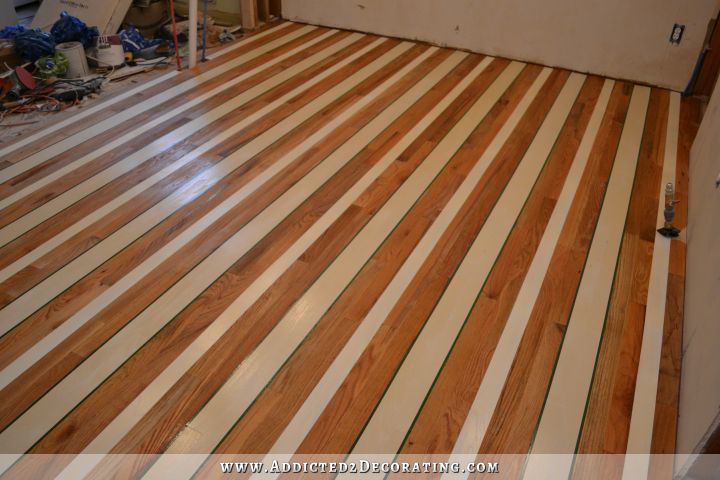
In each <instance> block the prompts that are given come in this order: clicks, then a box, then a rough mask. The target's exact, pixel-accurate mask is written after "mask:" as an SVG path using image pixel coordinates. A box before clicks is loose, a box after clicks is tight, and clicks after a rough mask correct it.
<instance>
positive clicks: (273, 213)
mask: <svg viewBox="0 0 720 480" xmlns="http://www.w3.org/2000/svg"><path fill="white" fill-rule="evenodd" d="M409 47H410V45H407V44H406V45H401V46H398V47H396V48H394V49H393V50H391V51H390V52H388V53H386V54H385V55H383V56H382V57H380V58H379V59H378V60H376V61H375V62H373V63H372V64H371V65H369V66H367V67H365V68H364V69H362V70H361V71H359V72H358V73H357V74H356V75H353V76H351V77H349V79H348V80H347V81H346V82H342V83H341V84H339V85H337V86H335V87H333V88H332V89H331V90H329V91H328V92H327V96H326V101H328V103H331V102H330V101H329V100H333V99H337V97H338V96H339V94H341V93H343V92H345V91H346V90H348V89H350V88H352V87H353V86H357V85H358V84H361V83H363V79H365V84H366V86H369V85H372V84H373V82H375V81H377V80H378V78H377V76H379V77H380V80H382V79H383V77H385V76H387V75H392V73H393V72H394V70H393V69H391V70H389V71H380V73H378V75H377V76H375V77H373V76H372V75H371V76H370V77H366V75H368V74H372V73H373V72H378V71H379V70H380V68H381V67H382V66H384V65H387V64H388V62H390V61H391V60H393V59H397V57H398V56H399V55H400V54H401V53H402V52H403V51H406V50H408V49H409ZM425 49H426V47H418V48H416V49H415V53H416V55H417V54H419V53H420V52H422V51H423V50H425ZM411 59H412V57H410V58H406V59H405V62H409V61H410V60H411ZM405 62H401V61H398V62H396V64H397V65H393V68H394V67H397V68H401V67H402V66H403V64H404V63H405ZM361 98H362V97H361ZM372 99H373V96H368V97H365V99H364V100H361V101H360V103H362V102H363V101H364V102H366V103H369V102H370V101H371V100H372ZM360 103H357V104H355V105H354V107H353V108H357V109H358V110H359V109H360V106H359V105H360ZM315 107H317V105H315ZM333 107H337V108H341V109H342V108H343V105H342V104H341V105H339V106H335V105H333ZM300 112H302V109H301V110H300ZM353 113H355V112H353V111H352V108H351V109H350V110H346V111H345V113H344V114H343V115H339V116H336V117H334V118H333V122H331V123H330V124H328V125H325V127H323V128H324V129H325V130H326V131H323V129H321V130H320V131H317V132H315V134H314V135H310V136H309V137H308V136H305V135H303V133H304V132H298V131H295V132H294V135H297V136H299V137H301V138H304V143H300V145H299V146H297V147H295V148H294V152H295V153H293V152H290V153H291V154H292V155H291V157H292V158H297V157H298V156H299V155H300V154H301V153H303V152H305V151H307V149H309V148H310V147H311V146H313V145H315V143H316V142H317V141H319V140H320V139H322V138H324V137H325V136H327V134H329V133H331V132H332V131H333V130H334V129H335V128H336V126H337V125H338V124H341V123H342V122H343V121H344V120H346V118H344V115H346V116H348V117H349V116H351V115H352V114H353ZM317 118H318V119H320V120H321V121H324V120H326V119H327V117H325V116H323V115H319V116H318V117H317ZM290 119H291V120H290V122H292V121H293V120H292V117H290ZM284 123H285V122H281V123H279V124H278V125H276V128H277V130H278V131H281V132H282V133H285V132H286V131H287V130H288V128H287V125H284ZM289 130H293V129H292V128H290V129H289ZM272 131H273V129H270V130H268V132H270V133H272ZM268 132H266V133H268ZM298 140H299V138H298ZM271 143H272V142H271ZM338 168H339V167H338ZM321 179H322V177H321ZM313 180H314V181H317V179H313ZM257 183H264V182H257ZM321 183H322V182H321ZM298 185H299V186H298ZM303 186H304V185H303V184H296V186H295V191H297V190H301V189H302V188H303ZM313 190H314V189H312V190H310V191H307V192H306V194H308V195H309V194H310V193H311V192H312V191H313ZM295 191H289V192H288V193H286V194H284V195H283V197H280V198H278V199H277V200H275V202H273V204H274V205H275V207H274V208H269V209H268V208H265V206H266V205H263V204H257V205H256V204H254V203H250V205H254V206H255V207H256V208H258V207H259V208H260V209H262V208H265V212H266V213H265V215H264V216H258V217H255V218H254V216H255V215H256V214H257V212H252V211H246V212H245V215H246V216H245V217H244V219H242V220H241V221H243V222H247V221H248V220H250V219H252V220H253V223H249V224H248V225H245V227H243V230H240V231H236V232H235V233H234V235H232V237H231V238H230V239H229V240H227V241H225V243H223V244H222V245H223V246H222V248H218V249H215V250H213V249H211V250H210V251H211V252H212V253H211V255H210V256H208V258H206V259H205V260H203V265H204V268H194V269H192V270H191V271H190V274H189V275H186V276H185V277H182V281H180V282H177V283H175V284H174V285H172V284H171V285H172V288H170V289H169V290H167V291H165V292H164V293H163V292H162V291H161V292H160V293H163V297H162V301H157V300H156V301H155V302H154V303H153V304H152V305H153V308H145V309H143V308H144V307H145V305H143V304H142V303H139V302H138V301H137V300H138V296H137V295H138V293H135V294H134V296H132V297H131V298H135V299H136V300H135V301H127V300H126V301H123V299H122V298H120V299H118V300H117V301H115V303H114V305H119V306H121V307H122V308H131V309H137V310H136V313H135V314H138V313H140V312H142V314H141V315H140V316H139V317H137V318H135V319H134V321H133V323H132V325H133V328H124V330H123V335H120V336H117V335H115V336H114V337H112V341H111V343H110V344H105V345H103V352H105V353H104V355H109V356H110V357H111V358H112V357H114V358H115V359H116V360H119V358H117V355H119V354H121V352H123V351H125V352H127V353H128V354H131V353H132V352H133V351H134V350H135V349H136V348H139V346H141V345H142V344H143V343H144V341H142V340H141V339H142V338H143V337H144V336H146V335H148V334H150V336H152V333H154V332H152V331H153V329H155V328H160V327H161V326H162V325H163V324H164V323H166V322H167V321H169V320H171V319H172V318H173V317H174V314H173V312H175V313H179V311H181V310H182V309H183V308H184V306H185V305H187V303H189V302H190V301H191V300H192V299H193V298H194V297H195V296H196V295H197V294H199V293H201V292H202V291H203V290H204V288H205V287H206V286H209V285H210V284H211V283H212V282H213V280H214V279H216V278H218V277H219V275H220V274H222V273H223V271H224V270H225V269H226V268H227V266H226V265H225V266H224V265H223V261H221V260H224V261H227V260H228V259H229V258H233V257H235V258H239V257H241V256H242V255H243V253H245V252H246V251H247V249H249V248H250V247H252V244H253V243H254V242H253V241H252V238H253V237H252V236H246V235H243V233H244V232H245V231H246V230H252V231H253V232H256V234H257V235H260V238H262V236H264V234H263V232H266V229H267V230H272V225H273V224H272V222H275V221H280V220H282V218H283V216H284V215H286V213H284V212H285V209H286V208H287V207H290V205H293V204H294V203H302V201H303V200H304V197H303V196H301V195H297V194H295ZM301 191H302V190H301ZM245 193H246V192H243V191H242V190H239V191H238V192H235V194H234V196H235V197H236V198H238V199H239V198H244V197H245ZM236 198H233V197H230V198H229V199H228V200H226V201H225V202H224V204H222V205H221V208H220V207H218V208H220V210H218V209H217V208H216V209H215V210H216V213H215V216H218V217H222V215H223V214H226V213H227V209H229V208H230V207H231V206H232V205H235V204H236V203H237V201H236ZM283 206H285V207H283ZM292 209H293V208H289V211H292ZM289 211H288V213H289ZM226 218H227V217H226ZM217 220H219V222H218V225H220V226H221V227H220V228H219V229H210V230H208V231H207V232H206V235H210V236H212V235H220V236H223V235H227V234H228V233H232V230H230V232H227V231H225V228H223V227H224V226H225V223H223V222H222V218H218V219H217ZM210 223H214V221H213V222H210ZM260 226H262V228H259V227H260ZM204 230H205V229H204V228H203V229H202V231H204ZM266 233H267V232H266ZM194 236H195V235H194V233H193V234H192V237H194ZM192 237H191V238H192ZM231 240H232V241H231ZM188 241H189V239H186V238H183V236H182V235H181V236H179V237H177V238H176V239H175V240H174V242H175V243H176V244H177V246H184V245H185V244H186V243H187V242H188ZM199 241H202V240H199ZM164 248H167V246H166V247H164ZM172 248H176V247H175V246H172ZM205 255H207V253H206V254H205ZM228 256H229V257H228ZM178 258H184V257H182V256H180V257H178ZM234 261H236V260H233V262H231V263H234ZM172 266H173V269H175V268H182V269H189V268H190V266H189V265H184V264H183V263H182V262H181V263H178V262H177V261H175V262H172ZM150 267H152V265H146V267H144V268H146V269H148V270H149V271H152V270H154V268H150ZM160 271H162V270H160ZM168 272H172V269H169V270H168ZM215 272H217V273H215ZM148 273H149V272H148ZM172 274H173V275H174V274H175V273H172ZM143 277H144V274H143V275H138V280H139V279H140V278H143ZM136 281H137V280H135V279H133V280H132V281H129V280H128V278H127V276H126V277H124V279H123V281H122V282H119V283H118V284H116V285H114V286H113V287H112V288H114V289H115V290H116V292H113V291H112V290H109V291H110V292H111V293H110V294H109V296H108V292H105V293H104V294H103V296H101V297H99V298H98V299H96V300H95V301H93V302H91V303H90V304H88V305H87V306H86V307H85V308H84V309H83V311H81V312H80V314H81V315H80V316H79V317H78V318H77V319H74V321H80V320H82V323H85V318H87V320H90V319H91V318H94V317H95V315H96V314H99V316H98V317H97V319H113V321H114V322H118V321H120V322H124V321H127V320H128V319H127V318H126V317H124V316H115V315H103V313H102V312H101V310H102V308H104V306H105V304H106V303H109V302H108V300H110V299H111V298H112V297H114V296H116V294H117V293H120V292H124V291H125V290H126V289H128V288H130V287H133V285H134V288H135V289H136V290H135V291H136V292H139V293H141V294H142V293H144V290H143V289H142V288H141V287H140V288H138V285H135V282H136ZM193 291H196V292H197V293H195V294H193V293H192V292H193ZM108 297H109V298H108ZM151 298H152V297H151ZM150 301H152V300H150ZM112 306H113V305H111V307H112ZM168 309H169V310H168ZM131 318H132V317H131ZM158 322H160V323H158ZM102 323H105V322H102ZM153 325H155V327H153ZM93 327H94V326H93ZM136 330H139V331H136ZM140 332H144V333H140ZM151 332H152V333H151ZM91 341H92V342H93V343H94V342H96V341H97V338H95V339H93V340H91ZM138 342H140V345H138V346H137V347H135V348H132V345H133V344H136V343H138ZM86 348H87V347H86ZM96 348H97V347H96ZM61 350H62V348H61ZM93 350H94V349H93V348H91V349H90V352H88V354H90V353H92V351H93ZM98 355H99V354H98ZM96 356H97V355H96ZM95 361H99V360H96V359H95V357H93V358H92V359H90V361H88V362H86V363H85V364H84V368H86V369H91V371H92V372H93V375H91V376H88V375H87V374H84V373H82V372H81V370H82V368H81V369H80V370H75V371H74V373H73V374H72V375H71V377H73V378H75V379H76V380H77V381H81V382H82V383H84V384H85V385H86V386H89V385H90V383H94V382H98V381H101V380H102V370H101V369H98V368H97V367H96V366H95V367H93V365H94V362H95ZM100 363H101V364H102V365H103V370H107V369H110V370H109V371H108V374H109V373H112V371H113V370H114V369H115V368H113V367H112V363H108V362H107V361H106V362H100ZM71 377H68V378H66V379H65V381H64V383H62V384H61V385H63V386H64V387H60V386H59V387H56V388H55V389H54V390H53V391H54V392H56V393H57V394H59V390H62V388H69V392H74V395H73V396H77V394H79V392H80V391H81V390H80V389H79V388H78V387H77V385H74V386H71V384H72V382H71V381H69V380H68V379H69V378H71ZM19 384H20V385H22V384H23V383H22V382H20V383H19ZM6 390H9V391H15V390H13V389H12V388H9V389H6ZM51 397H52V395H50V396H45V397H43V400H42V401H41V402H40V403H37V404H35V407H33V408H36V407H37V406H38V405H40V404H41V403H43V402H51V404H52V405H57V403H55V402H53V401H52V400H51ZM61 398H63V399H64V402H66V403H67V402H70V401H71V398H72V397H71V396H68V393H67V392H66V393H64V394H61ZM81 398H82V397H81ZM36 411H38V412H39V411H40V409H39V407H38V410H36ZM23 418H28V420H26V421H30V420H29V416H24V417H23ZM14 425H15V426H17V425H18V423H17V422H16V423H15V424H14ZM13 428H15V427H13ZM18 428H20V427H18ZM11 430H12V428H11V429H8V430H5V432H4V433H3V434H0V442H1V441H2V439H3V435H5V437H4V438H6V439H10V438H12V436H11V434H10V433H9V432H11ZM28 433H29V434H30V435H32V434H33V433H31V432H28Z"/></svg>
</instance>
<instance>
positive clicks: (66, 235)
mask: <svg viewBox="0 0 720 480" xmlns="http://www.w3.org/2000/svg"><path fill="white" fill-rule="evenodd" d="M357 38H358V37H355V36H351V37H348V39H347V40H343V41H341V42H338V43H337V44H335V45H333V46H332V47H331V48H330V49H329V50H327V51H324V52H321V53H319V54H317V55H319V56H321V57H323V58H324V57H325V55H327V56H330V55H331V54H333V53H335V52H337V51H339V50H341V49H343V48H345V47H347V46H348V45H349V44H351V43H354V40H357ZM383 41H384V39H378V40H376V41H374V42H372V43H371V44H370V45H368V46H366V47H364V48H363V49H361V50H359V51H358V52H356V53H354V54H353V55H351V56H349V57H348V58H346V59H345V60H343V61H341V62H339V63H337V64H335V65H333V66H332V67H330V68H328V69H326V70H324V71H323V72H322V73H321V74H319V75H318V76H316V77H313V78H312V79H311V80H308V81H307V82H305V83H304V84H302V85H300V86H299V87H297V88H296V89H294V90H293V91H291V92H289V93H287V94H285V95H283V96H282V97H281V98H279V99H277V100H275V101H274V102H272V103H270V104H268V105H267V106H265V107H263V108H262V109H260V110H258V111H257V112H255V113H253V114H252V115H249V116H247V117H245V118H243V119H242V120H240V121H239V122H238V123H236V124H235V125H233V126H232V127H230V128H228V129H226V130H224V131H223V132H221V133H220V134H218V135H217V136H216V137H213V138H212V139H211V140H209V141H207V142H206V143H204V144H203V145H201V146H200V147H198V148H196V149H195V150H193V151H192V152H190V153H188V154H187V155H185V156H183V157H182V158H180V159H179V160H177V161H176V162H173V163H171V164H170V165H168V166H167V167H165V168H163V169H162V170H160V171H159V172H157V173H155V174H154V175H152V176H151V177H149V178H147V179H145V180H143V181H142V182H140V183H138V184H136V185H135V186H133V187H132V188H131V189H130V190H127V191H125V192H124V193H123V194H121V195H119V196H118V197H116V198H114V199H113V200H112V201H111V202H109V203H107V204H105V205H103V206H102V207H100V208H98V209H97V210H95V211H93V212H92V213H91V214H89V215H87V216H85V217H83V218H82V219H81V220H80V221H78V222H77V223H75V224H73V225H72V226H70V227H68V228H67V229H65V230H63V231H62V232H60V233H59V234H58V235H56V236H54V237H53V238H51V239H50V240H48V241H47V242H45V243H44V244H42V245H40V246H39V247H37V248H36V249H34V250H32V251H31V252H29V253H28V254H27V255H25V256H23V257H22V258H20V259H18V260H17V261H16V262H14V263H12V264H10V265H8V266H7V267H6V268H4V269H2V270H0V282H3V281H5V280H7V279H8V278H10V277H11V276H13V275H15V274H16V273H17V272H19V271H20V270H22V269H23V268H25V267H27V266H28V265H30V264H32V263H33V262H35V261H36V260H38V259H40V258H41V257H42V256H43V255H46V254H47V253H49V252H51V251H52V250H53V249H55V248H57V247H58V246H60V245H61V244H62V243H64V242H66V241H67V240H69V239H70V238H72V237H73V236H74V235H76V234H78V233H79V232H81V231H82V230H83V229H85V228H88V227H89V226H90V225H92V224H93V223H95V222H96V221H98V220H100V219H101V218H103V217H104V216H106V215H109V214H110V213H111V212H113V211H115V210H116V209H117V208H119V207H121V206H122V205H124V204H125V203H127V202H129V201H130V200H131V199H133V198H134V197H136V196H137V195H139V194H140V193H142V192H143V191H145V190H147V189H149V188H151V187H152V186H153V185H155V184H156V183H158V182H160V181H162V180H163V179H165V178H167V177H168V176H170V175H171V174H172V173H173V172H175V171H177V170H179V169H180V168H182V167H183V166H185V165H187V164H188V163H190V162H191V161H193V160H195V159H196V158H197V157H199V156H200V155H202V154H204V153H205V152H207V151H209V150H210V149H212V148H214V147H216V146H217V145H220V144H221V143H222V142H224V141H225V140H228V139H229V138H231V137H232V136H233V135H236V134H237V133H238V132H240V131H242V130H243V129H245V128H246V127H247V126H249V125H251V124H253V123H254V122H256V121H257V120H259V119H260V118H262V117H264V116H265V115H267V114H269V113H270V112H272V111H274V110H275V109H276V108H278V107H280V106H281V105H283V104H284V103H286V102H288V101H289V100H291V99H293V98H294V97H295V96H297V95H299V94H300V93H302V92H304V91H306V90H308V89H309V88H311V87H312V86H314V85H317V84H318V83H320V81H322V80H324V79H325V78H327V77H328V76H330V75H332V74H333V73H335V72H337V71H338V70H340V69H341V68H343V67H345V66H347V65H348V64H350V63H352V62H353V61H355V60H357V59H358V58H360V57H361V56H363V55H365V54H366V53H368V52H369V51H370V50H372V49H374V48H375V47H377V46H379V45H380V44H381V43H382V42H383ZM308 60H309V61H310V63H308V64H311V63H312V60H311V59H308ZM303 63H304V62H303ZM296 67H297V68H296ZM296 67H291V68H289V69H287V70H285V71H283V72H282V73H281V74H279V75H278V78H273V79H271V80H270V81H271V82H272V84H273V85H277V84H279V83H282V82H284V81H286V80H287V79H289V78H291V77H292V76H293V75H295V74H297V73H298V72H300V71H302V70H304V69H305V68H306V67H307V65H297V66H296ZM266 90H267V89H266V88H265V86H264V85H259V86H258V87H256V88H252V89H251V90H249V91H248V92H246V93H245V94H243V95H241V96H243V97H245V98H248V99H253V98H255V97H256V96H258V95H260V94H262V92H264V91H266ZM215 178H216V179H217V176H216V177H215ZM185 198H187V197H185Z"/></svg>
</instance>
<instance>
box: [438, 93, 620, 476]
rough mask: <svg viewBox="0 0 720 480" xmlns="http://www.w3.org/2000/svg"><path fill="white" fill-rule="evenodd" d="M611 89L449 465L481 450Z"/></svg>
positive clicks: (576, 160) (602, 95)
mask: <svg viewBox="0 0 720 480" xmlns="http://www.w3.org/2000/svg"><path fill="white" fill-rule="evenodd" d="M614 85H615V82H614V81H613V80H606V81H605V84H604V86H603V89H602V91H601V93H600V96H599V97H598V100H597V104H596V106H595V108H594V111H593V113H592V116H591V118H590V121H589V123H588V126H587V129H586V131H585V134H584V136H583V138H582V141H581V143H580V146H579V148H578V150H577V152H576V154H575V158H574V159H573V163H572V166H571V168H570V171H569V172H568V174H567V178H566V180H565V184H564V186H563V189H562V192H561V193H560V197H559V198H558V201H557V203H556V205H555V209H554V210H553V213H552V216H551V217H550V221H549V222H548V225H547V228H546V229H545V233H544V234H543V238H542V239H541V241H540V244H539V246H538V249H537V252H536V253H535V257H534V258H533V261H532V263H531V265H530V268H529V269H528V273H527V275H526V277H525V281H524V282H523V284H522V287H521V288H520V292H519V293H518V296H517V299H516V300H515V304H514V305H513V308H512V311H511V312H510V315H509V317H508V320H507V323H506V324H505V328H504V329H503V333H502V335H501V336H500V340H499V341H498V344H497V347H496V348H495V351H494V353H493V355H492V358H491V360H490V363H489V364H488V368H487V371H486V372H485V376H484V377H483V379H482V382H481V384H480V388H479V389H478V392H477V394H476V395H475V400H474V401H473V403H472V406H471V407H470V410H469V412H468V415H467V417H466V419H465V423H464V424H463V427H462V430H461V431H460V434H459V436H458V438H457V441H456V442H455V446H454V448H453V457H452V458H451V459H450V462H453V461H460V460H459V459H460V458H462V457H463V454H473V455H474V454H477V453H478V452H479V451H480V446H481V445H482V441H483V439H484V438H485V434H486V432H487V429H488V426H489V425H490V420H491V419H492V416H493V413H494V412H495V408H496V407H497V403H498V401H499V399H500V394H501V393H502V389H503V387H504V385H505V381H506V380H507V377H508V375H509V374H510V368H511V367H512V363H513V360H514V359H515V356H516V355H517V350H518V348H519V346H520V341H521V340H522V337H523V333H524V332H525V328H526V327H527V323H528V321H529V319H530V316H531V314H532V311H533V307H534V306H535V302H536V301H537V297H538V295H539V293H540V288H541V286H542V284H543V281H544V279H545V276H546V274H547V271H548V268H549V266H550V261H551V260H552V256H553V252H554V251H555V246H556V245H557V242H558V240H559V238H560V234H561V233H562V230H563V227H564V225H565V222H566V220H567V217H568V214H569V212H570V208H571V207H572V204H573V200H574V198H575V194H576V193H577V189H578V187H579V186H580V181H581V180H582V177H583V174H584V172H585V168H586V166H587V163H588V160H589V158H590V153H591V152H592V149H593V146H594V145H595V141H596V139H597V135H598V132H599V130H600V126H601V124H602V120H603V118H604V115H605V112H606V110H607V106H608V103H609V101H610V95H611V93H612V90H613V87H614ZM447 478H467V474H463V475H448V476H447Z"/></svg>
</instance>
